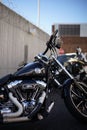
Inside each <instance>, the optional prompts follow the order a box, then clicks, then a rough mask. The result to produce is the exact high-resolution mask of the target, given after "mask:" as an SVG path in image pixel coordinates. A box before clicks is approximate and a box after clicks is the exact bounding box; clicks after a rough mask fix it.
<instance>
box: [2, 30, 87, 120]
mask: <svg viewBox="0 0 87 130" xmlns="http://www.w3.org/2000/svg"><path fill="white" fill-rule="evenodd" d="M57 33H58V30H56V31H55V32H54V33H53V34H52V35H51V36H50V39H49V40H48V41H47V43H46V49H45V51H44V52H43V53H41V54H38V55H36V56H35V57H34V61H32V62H31V63H27V64H25V65H24V66H22V67H20V68H19V69H18V70H17V71H16V72H15V73H13V74H8V75H6V76H4V77H2V78H1V79H0V122H2V123H12V122H22V121H34V120H35V121H37V120H42V119H45V118H46V117H47V116H48V115H49V114H50V112H51V110H52V108H53V107H54V105H55V102H54V101H50V96H49V95H50V94H51V93H52V91H53V88H56V89H58V90H59V91H60V92H61V98H63V99H64V102H65V105H66V107H67V109H68V110H69V112H70V113H71V114H72V115H73V116H74V117H75V118H76V119H78V120H79V121H84V122H87V85H86V84H85V83H83V82H80V81H78V80H77V79H76V78H75V77H74V76H72V75H71V74H70V73H69V72H68V71H67V69H66V68H65V67H64V66H63V65H62V64H61V63H60V62H59V61H58V60H57V49H59V48H60V43H59V40H58V36H57ZM49 51H50V53H49ZM62 72H64V74H65V75H66V76H64V77H66V80H65V81H64V83H60V78H62V77H60V76H61V75H60V74H61V73H62ZM49 101H50V102H49Z"/></svg>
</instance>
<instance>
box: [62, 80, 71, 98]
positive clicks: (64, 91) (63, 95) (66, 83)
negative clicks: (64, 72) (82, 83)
mask: <svg viewBox="0 0 87 130" xmlns="http://www.w3.org/2000/svg"><path fill="white" fill-rule="evenodd" d="M72 83H73V80H72V79H67V80H66V81H65V82H64V84H63V90H62V98H65V97H66V96H68V92H67V90H68V89H69V86H70V85H71V84H72Z"/></svg>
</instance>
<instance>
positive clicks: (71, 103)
mask: <svg viewBox="0 0 87 130" xmlns="http://www.w3.org/2000/svg"><path fill="white" fill-rule="evenodd" d="M79 84H80V85H81V87H82V88H84V90H85V91H86V92H87V87H86V85H84V84H83V83H81V82H79ZM66 91H67V96H65V98H64V102H65V105H66V107H67V108H68V110H69V112H70V113H71V114H72V115H73V116H74V117H75V118H76V119H78V120H79V121H81V122H84V123H87V94H85V93H84V92H83V91H82V89H80V88H79V87H78V86H77V85H76V84H74V83H72V84H71V85H70V86H69V87H68V88H67V90H66Z"/></svg>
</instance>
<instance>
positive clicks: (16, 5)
mask: <svg viewBox="0 0 87 130" xmlns="http://www.w3.org/2000/svg"><path fill="white" fill-rule="evenodd" d="M0 1H2V3H3V4H5V5H6V6H8V7H9V8H11V9H12V10H13V11H15V12H16V13H18V14H19V15H21V16H23V17H24V18H25V19H27V20H28V21H29V22H32V23H33V24H34V25H36V26H39V28H41V29H42V30H43V31H45V32H47V33H48V34H49V35H50V34H51V33H52V31H51V30H52V29H51V28H52V25H53V24H58V23H59V24H66V23H71V24H74V23H87V0H39V1H40V17H39V18H40V23H39V25H38V0H0Z"/></svg>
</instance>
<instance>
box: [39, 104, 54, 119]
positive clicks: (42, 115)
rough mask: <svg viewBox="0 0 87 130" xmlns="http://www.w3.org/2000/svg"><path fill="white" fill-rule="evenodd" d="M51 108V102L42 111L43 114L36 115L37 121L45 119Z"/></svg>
mask: <svg viewBox="0 0 87 130" xmlns="http://www.w3.org/2000/svg"><path fill="white" fill-rule="evenodd" d="M53 106H54V102H51V104H50V105H49V106H48V108H47V110H44V111H43V112H41V113H38V115H37V118H38V120H42V119H44V118H46V117H47V116H48V115H49V113H50V112H51V110H52V108H53Z"/></svg>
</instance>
